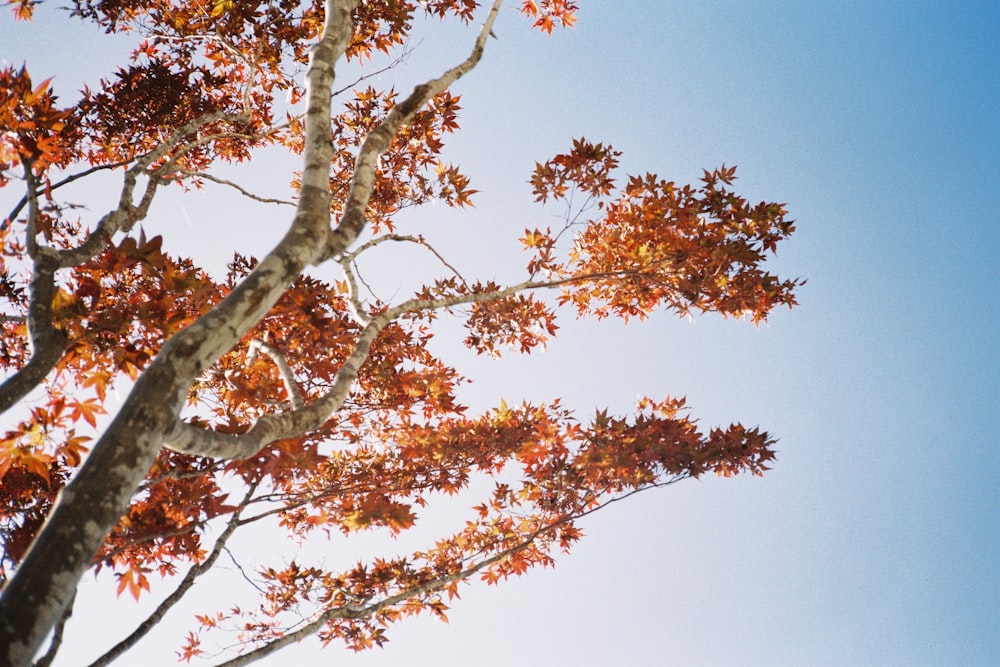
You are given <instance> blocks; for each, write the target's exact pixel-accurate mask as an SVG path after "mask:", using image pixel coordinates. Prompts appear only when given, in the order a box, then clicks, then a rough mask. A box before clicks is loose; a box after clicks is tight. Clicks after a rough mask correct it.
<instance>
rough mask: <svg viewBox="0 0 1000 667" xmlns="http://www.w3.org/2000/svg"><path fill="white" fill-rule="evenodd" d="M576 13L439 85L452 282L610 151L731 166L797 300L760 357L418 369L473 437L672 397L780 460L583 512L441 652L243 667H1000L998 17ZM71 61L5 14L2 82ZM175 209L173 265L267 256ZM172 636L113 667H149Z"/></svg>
mask: <svg viewBox="0 0 1000 667" xmlns="http://www.w3.org/2000/svg"><path fill="white" fill-rule="evenodd" d="M581 5H582V7H581V10H580V13H579V20H578V24H577V27H575V28H574V29H572V30H568V31H561V32H557V33H555V34H554V35H553V36H552V37H550V38H546V37H545V36H543V35H539V34H536V33H532V32H529V31H528V30H527V25H526V23H525V21H524V20H523V19H519V18H518V17H517V16H516V15H515V12H514V9H513V3H511V7H509V8H507V9H506V10H505V11H504V12H503V13H502V16H501V19H500V21H499V23H498V25H497V28H496V33H497V35H498V39H497V40H495V41H491V42H490V44H489V48H488V51H487V53H486V56H485V58H484V60H483V62H482V63H481V65H480V66H479V68H477V69H476V70H475V71H473V72H472V73H471V74H470V75H469V76H468V77H467V78H465V79H463V80H462V81H460V82H459V84H458V85H457V86H456V88H455V92H457V93H460V94H461V95H462V106H463V108H464V110H463V113H462V117H461V122H462V125H463V131H462V133H461V134H459V135H457V136H456V138H455V139H453V140H452V141H451V142H450V144H449V156H450V157H451V159H453V160H454V161H455V162H458V163H460V164H461V165H462V166H463V167H464V168H465V169H466V171H467V172H468V173H470V174H471V176H472V178H473V187H475V188H477V189H479V190H481V193H480V195H479V196H478V197H477V199H476V208H475V209H474V210H472V211H470V212H455V211H441V210H436V211H435V213H434V215H435V216H436V217H435V219H434V220H433V221H431V222H430V223H428V224H432V225H433V228H434V229H436V230H438V231H440V230H442V229H447V230H448V233H449V234H453V235H454V241H453V243H454V245H453V246H452V247H453V248H454V250H453V252H462V253H463V255H462V256H460V257H459V261H460V262H462V268H463V269H464V270H467V271H468V273H469V274H476V273H477V271H478V272H479V275H482V276H484V277H486V278H489V277H492V276H493V275H497V276H499V277H508V278H509V277H513V276H516V273H515V272H516V271H517V270H518V269H520V268H521V267H523V264H524V258H523V257H522V256H521V255H520V254H519V253H518V250H517V247H518V246H517V243H516V238H517V237H518V236H519V235H520V233H521V230H522V229H523V228H524V227H526V226H531V227H535V226H544V225H546V224H550V222H549V221H551V220H552V218H551V215H552V214H553V213H555V212H556V211H553V210H549V209H539V208H538V207H536V206H533V205H531V196H530V192H529V189H528V186H527V184H526V180H527V178H528V175H529V174H530V170H531V168H532V166H533V164H534V162H535V161H536V160H537V161H541V160H544V159H546V158H547V157H549V156H551V155H552V154H553V153H555V152H558V151H562V150H565V149H566V148H568V147H569V145H570V141H571V139H572V138H573V137H578V136H586V137H587V138H589V139H591V140H594V141H605V142H608V143H611V144H613V145H614V146H615V147H616V148H618V149H619V150H622V151H623V156H622V175H624V174H625V173H635V172H639V173H641V172H645V171H652V172H656V173H658V174H659V175H661V176H663V177H665V178H668V179H674V180H677V181H691V180H694V179H696V178H697V177H698V175H699V174H700V173H701V172H700V170H701V169H702V168H712V167H714V166H718V165H720V164H722V163H725V164H736V165H738V166H739V171H738V176H739V180H738V181H737V189H738V190H739V191H740V192H741V193H742V194H745V195H746V196H748V197H749V198H750V199H752V200H754V201H756V200H759V199H768V200H778V201H784V202H787V203H788V208H789V210H790V211H791V215H792V217H794V218H795V219H796V220H797V221H798V222H797V227H798V230H797V232H796V234H795V235H794V236H793V237H792V239H791V240H789V241H787V242H785V243H784V245H783V246H782V247H780V248H779V252H778V256H777V258H776V260H775V262H774V264H773V266H775V267H778V268H779V269H780V271H781V272H782V273H783V275H786V276H788V277H795V276H798V277H802V278H806V279H808V283H807V284H806V285H805V286H804V287H803V288H802V290H801V293H800V299H799V300H800V303H801V305H800V307H799V308H797V309H795V310H794V311H780V312H776V313H775V314H774V315H773V316H772V318H771V319H770V320H769V322H768V323H767V324H765V325H762V326H761V327H760V328H759V329H755V328H754V327H753V326H752V325H750V324H748V323H745V322H738V321H732V320H721V319H720V318H717V317H697V318H695V321H694V322H687V321H682V320H678V319H677V318H675V317H668V316H658V317H654V318H652V319H651V320H650V321H648V322H645V323H639V324H636V325H630V326H628V327H627V328H625V327H622V326H621V325H620V324H618V323H615V322H604V323H600V324H595V323H579V322H575V321H574V320H573V319H572V317H571V316H570V315H569V314H566V315H565V316H564V317H563V319H562V320H561V322H560V324H561V326H562V327H563V329H562V330H561V331H560V335H559V336H558V337H557V338H556V340H555V341H553V342H552V344H550V346H549V349H548V350H547V351H546V352H545V353H543V354H540V355H533V356H530V357H523V358H521V357H506V358H504V359H503V360H502V361H499V362H497V361H492V360H484V359H476V358H471V357H470V356H469V355H467V354H464V353H462V352H461V351H458V352H451V351H449V347H448V342H449V340H450V339H449V338H448V337H447V336H443V337H442V340H441V341H440V342H439V348H438V349H437V351H438V352H440V353H441V354H442V355H445V358H446V360H450V361H452V362H454V363H455V364H456V365H457V366H458V367H459V369H460V370H462V371H463V372H465V373H466V375H468V376H470V377H472V378H474V379H475V380H477V383H476V385H474V386H473V387H472V388H471V390H470V391H471V393H470V394H469V395H468V396H467V397H466V400H467V402H468V403H469V404H470V405H471V406H472V407H473V408H482V407H484V406H487V405H493V404H495V403H496V402H497V400H498V398H499V397H500V396H503V397H504V398H505V399H506V400H507V401H508V402H518V401H520V400H522V399H527V400H531V401H542V400H548V399H551V398H554V397H556V396H562V397H563V399H564V403H565V404H567V405H570V406H573V407H575V408H577V409H579V411H580V414H581V415H587V414H588V413H590V412H591V411H592V410H593V409H594V408H595V407H600V406H608V407H610V408H611V409H612V410H614V411H619V412H620V411H626V410H628V409H629V407H630V406H631V405H632V404H633V402H634V400H635V398H636V397H637V396H638V395H640V394H647V395H650V396H653V397H662V396H664V395H667V394H671V395H686V396H687V397H688V403H689V405H690V406H691V408H692V412H693V414H694V415H695V416H697V417H699V418H700V419H701V420H702V422H703V424H704V425H706V426H708V425H726V424H728V423H729V422H731V421H742V422H744V423H745V424H750V425H754V424H759V425H760V426H761V427H762V428H764V429H766V430H768V431H770V432H772V433H774V434H775V435H776V436H778V437H779V438H780V443H779V446H778V448H779V458H778V461H777V463H776V465H775V467H774V469H773V470H772V471H770V472H769V473H768V474H766V475H765V476H764V477H763V478H739V479H735V480H734V479H725V480H716V479H703V480H699V481H686V482H682V483H681V484H678V485H676V486H674V487H671V488H668V489H664V490H660V491H657V492H653V493H647V494H643V495H642V496H640V497H637V498H633V499H630V500H629V501H628V502H625V503H621V504H619V505H617V506H615V507H612V508H609V509H607V510H605V511H602V512H600V513H598V514H597V515H595V516H593V517H591V518H589V519H588V520H587V521H586V522H585V523H584V528H585V531H586V537H585V538H584V539H583V540H582V542H581V543H580V544H579V546H578V547H577V548H576V549H575V550H574V552H573V553H572V554H570V555H568V556H562V557H560V558H559V559H558V560H559V562H558V564H557V566H556V568H555V569H551V570H538V571H533V572H531V573H529V574H528V575H526V576H525V577H523V578H522V579H520V580H512V581H509V582H506V583H504V584H502V585H500V586H499V587H486V586H484V585H479V584H476V585H473V586H471V587H466V588H464V589H463V590H462V600H460V601H456V603H455V605H454V606H453V608H452V610H451V612H450V613H449V617H450V623H449V624H443V623H440V622H438V621H435V620H433V619H429V618H428V619H425V618H421V619H417V620H415V621H409V622H404V623H401V624H399V625H397V626H394V627H393V628H391V629H390V631H389V638H390V640H391V641H390V643H389V644H388V645H387V646H386V647H385V648H384V649H381V650H379V649H376V650H374V651H371V652H367V653H364V654H359V655H354V654H352V653H349V652H346V651H344V650H342V649H341V648H339V647H338V646H336V645H332V646H331V647H330V648H329V649H327V650H325V651H322V652H320V651H319V650H317V649H316V648H315V647H316V643H315V642H306V643H304V644H303V645H301V646H298V647H292V648H289V649H286V650H284V651H282V652H280V653H278V654H277V655H276V656H275V657H274V658H271V659H267V660H264V661H261V662H260V663H258V664H261V665H284V664H293V663H294V664H297V665H300V666H301V667H308V666H311V665H320V664H324V665H326V664H335V665H359V666H362V667H382V666H384V665H403V664H405V665H408V666H410V667H422V666H424V665H427V666H430V665H435V666H442V665H444V666H448V665H466V664H475V665H480V666H483V667H494V666H496V667H499V666H500V665H510V664H520V665H529V666H531V665H556V666H561V665H574V666H580V667H597V666H605V665H906V666H920V665H927V666H931V665H935V666H940V665H955V666H966V665H984V666H985V665H995V664H1000V537H998V535H1000V493H998V491H997V483H996V481H995V477H996V475H997V471H998V470H1000V446H998V438H997V436H996V433H995V428H994V426H993V425H992V422H993V421H995V420H996V419H997V418H998V416H1000V344H998V340H1000V315H998V307H1000V299H998V296H997V290H998V288H1000V270H998V262H997V253H998V251H1000V219H998V217H1000V216H998V213H997V206H996V202H997V199H998V195H1000V167H998V158H1000V150H998V146H1000V65H998V63H1000V46H998V44H1000V4H997V3H995V2H964V3H939V2H927V1H919V2H901V1H900V2H880V3H868V2H839V3H816V2H803V1H797V2H796V1H791V0H788V1H782V2H779V1H764V2H754V3H747V2H738V1H736V0H732V1H723V0H718V1H714V2H698V3H693V2H686V3H682V2H659V1H657V2H652V1H650V2H637V1H636V2H614V1H612V0H596V1H595V0H581ZM47 15H48V14H46V16H47ZM73 34H74V33H72V32H71V31H70V30H68V29H64V28H62V27H57V26H56V24H55V23H51V22H48V21H47V19H46V20H45V21H42V20H40V21H39V23H38V24H37V25H35V26H29V27H25V26H22V25H15V24H14V22H13V20H12V19H11V18H10V16H9V14H8V13H7V12H6V11H4V15H3V16H0V60H2V61H3V64H6V63H11V64H15V65H20V63H21V62H22V61H27V63H28V67H29V71H31V72H32V75H33V77H34V78H35V79H36V80H41V79H43V78H45V77H47V76H50V75H53V74H55V75H56V81H55V87H56V90H57V92H60V94H61V95H62V97H63V98H64V99H72V98H73V94H74V93H73V91H75V90H77V89H78V88H79V83H78V81H79V79H80V77H81V76H83V77H90V78H91V79H93V78H96V77H97V76H99V75H103V74H104V73H105V72H104V71H90V69H89V68H92V67H96V66H97V65H98V64H100V63H101V62H102V61H101V60H100V58H101V53H102V49H105V46H106V45H104V44H103V43H102V42H101V40H102V39H103V38H102V37H101V36H100V35H95V34H94V33H93V32H92V31H91V32H89V33H87V35H88V39H92V40H96V41H94V42H93V44H94V47H93V49H90V48H87V47H86V46H84V42H82V41H81V42H75V41H74V38H73V37H71V35H73ZM447 34H448V35H449V36H450V35H452V34H454V33H447ZM470 41H471V35H466V36H463V37H462V39H461V41H456V42H454V43H451V44H449V45H448V46H447V48H443V47H442V46H441V45H440V44H437V43H435V42H434V41H433V39H432V35H428V37H427V39H426V40H425V41H424V42H423V43H421V44H419V45H418V46H417V49H416V51H415V52H414V55H413V57H412V58H411V60H410V62H409V64H408V65H407V69H406V70H405V76H410V77H413V78H414V80H415V79H416V78H418V77H424V76H427V75H431V74H435V73H436V70H435V69H434V67H436V66H437V65H434V67H432V66H431V65H430V63H437V64H448V63H446V56H445V55H444V54H445V53H450V54H452V55H459V54H464V53H465V51H466V49H467V46H468V43H469V42H470ZM81 48H82V49H83V51H77V49H81ZM106 51H107V49H105V51H104V52H106ZM269 168H270V170H269ZM248 178H249V179H250V181H251V182H256V183H260V184H269V185H270V184H273V182H275V181H276V180H277V181H278V182H279V186H280V187H283V186H284V184H285V183H286V182H287V178H288V174H287V171H283V170H276V169H274V168H273V167H269V166H268V165H259V166H258V167H256V168H255V170H254V171H253V172H251V173H250V174H249V175H248ZM280 187H279V188H278V189H277V190H275V192H278V193H280V192H281V189H280ZM109 196H110V195H109ZM9 197H10V194H9V193H7V192H4V191H3V190H0V203H2V202H6V201H7V199H8V198H9ZM193 201H194V203H193V204H192V203H190V202H184V200H182V199H181V198H179V197H178V198H165V200H164V203H163V204H162V205H161V207H160V208H159V209H158V210H157V211H155V212H154V215H153V216H152V217H151V220H150V222H149V224H148V227H147V233H150V234H152V233H158V232H159V231H162V232H164V233H165V235H167V234H169V230H170V229H171V226H172V225H187V227H186V229H192V230H193V229H197V232H198V233H197V234H193V233H186V234H185V236H186V239H185V241H186V242H188V243H189V245H190V246H191V248H190V249H188V248H180V247H179V248H178V249H181V250H183V251H184V252H196V251H197V250H198V246H199V245H204V244H205V243H206V240H205V239H218V240H219V243H220V244H222V243H224V242H225V241H226V239H227V237H228V236H229V235H231V234H232V232H233V229H234V228H237V229H239V230H240V231H239V236H240V242H241V243H246V244H248V248H247V249H248V250H252V251H254V252H258V253H259V252H262V251H263V250H265V249H266V248H253V247H251V246H252V245H253V244H254V243H255V242H257V240H258V239H259V238H260V236H259V235H258V233H257V229H258V228H257V227H256V226H255V225H261V224H262V222H261V221H259V220H243V219H225V220H220V218H222V217H224V215H223V214H224V212H225V211H226V209H225V206H227V205H228V204H225V203H220V202H219V200H218V199H216V200H215V201H210V198H208V197H204V198H202V199H195V200H193ZM445 225H448V227H445ZM234 226H238V227H234ZM248 230H249V231H248ZM183 242H184V241H182V242H181V243H183ZM507 249H509V250H507ZM374 270H375V269H374V268H373V271H374ZM448 355H451V356H448ZM428 534H429V535H433V531H431V532H430V533H428ZM350 545H351V542H349V541H338V542H336V543H335V545H334V546H333V547H331V548H335V549H338V550H343V549H349V548H350ZM331 557H333V556H331ZM111 593H113V591H112V592H111ZM100 595H101V594H98V597H99V596H100ZM104 595H105V597H110V598H111V599H113V595H109V594H108V592H107V591H105V593H104ZM204 598H205V599H208V600H211V599H212V598H213V592H212V591H207V592H205V593H204ZM93 605H94V606H93V607H90V608H88V607H83V608H82V610H81V609H78V612H77V616H76V617H75V619H74V620H76V621H79V620H80V619H82V622H79V623H77V624H76V626H75V627H74V626H71V628H70V632H71V633H72V634H70V635H69V637H68V638H67V650H66V655H64V656H63V659H62V661H61V662H59V663H57V664H61V665H75V664H79V663H78V662H77V661H75V660H74V659H73V656H74V655H79V656H82V655H84V654H86V655H87V656H90V655H91V653H92V652H93V651H97V650H98V649H101V648H105V647H106V646H107V645H108V643H109V641H113V640H117V639H118V638H119V635H120V634H121V631H122V630H123V629H124V628H123V626H121V625H118V626H117V627H114V626H116V625H117V623H120V622H122V621H121V620H119V621H115V620H113V619H114V618H115V615H118V616H119V617H120V618H121V619H126V620H125V621H124V622H125V623H126V625H127V623H128V620H127V619H133V620H134V619H136V618H139V612H138V611H137V610H136V608H135V606H134V605H133V604H132V603H131V602H130V601H129V600H126V599H125V598H123V599H122V600H121V601H120V602H119V603H118V604H117V605H108V604H105V603H104V602H101V601H98V602H94V603H93ZM198 611H204V609H199V610H198ZM186 629H188V623H187V621H186V619H181V620H180V621H179V622H176V623H173V624H172V625H171V626H170V627H169V628H165V630H164V632H163V633H161V635H159V636H157V638H156V641H155V643H154V644H153V647H154V649H153V652H150V653H145V654H139V656H140V657H137V658H126V659H125V660H124V661H123V663H122V664H142V663H145V664H148V665H151V666H154V667H155V666H156V665H161V664H163V665H166V664H172V661H171V660H170V659H169V651H170V650H171V649H172V648H173V646H175V645H176V644H177V643H178V642H179V639H180V637H181V636H182V634H183V631H185V630H186ZM170 633H173V634H170ZM98 637H99V638H100V639H99V642H100V643H98V640H95V639H94V638H98ZM192 664H199V663H198V662H197V661H196V662H195V663H192ZM203 664H214V663H212V662H207V663H203Z"/></svg>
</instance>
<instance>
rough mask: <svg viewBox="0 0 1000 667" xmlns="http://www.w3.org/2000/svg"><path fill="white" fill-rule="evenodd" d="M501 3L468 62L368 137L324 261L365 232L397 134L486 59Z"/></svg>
mask: <svg viewBox="0 0 1000 667" xmlns="http://www.w3.org/2000/svg"><path fill="white" fill-rule="evenodd" d="M502 4H503V0H494V2H493V6H492V7H491V8H490V11H489V14H488V15H487V17H486V21H485V22H484V23H483V25H482V28H481V29H480V30H479V35H478V36H477V37H476V41H475V44H474V46H473V47H472V52H471V53H470V54H469V56H468V57H467V58H466V59H465V60H463V61H462V62H461V63H459V64H458V65H456V66H454V67H452V68H451V69H449V70H447V71H446V72H444V74H442V75H441V76H439V77H438V78H436V79H431V80H430V81H427V82H426V83H422V84H420V85H418V86H416V87H415V88H414V89H413V91H412V92H411V93H410V94H409V95H408V96H407V97H406V99H404V100H403V101H401V102H400V103H398V104H396V105H394V106H393V107H392V109H390V110H389V113H388V114H387V115H386V117H385V118H384V119H383V120H382V122H381V123H380V124H379V126H378V127H376V128H375V129H373V130H372V131H371V132H369V133H368V136H366V137H365V140H364V141H363V142H362V144H361V148H360V149H359V150H358V156H357V158H356V159H355V162H354V175H353V177H352V178H351V184H350V189H349V191H348V195H347V200H346V201H345V202H344V210H343V212H342V213H341V216H340V222H339V223H338V224H337V227H336V229H334V230H333V233H332V234H331V235H330V236H329V239H328V241H327V247H326V252H325V253H324V254H323V256H322V259H323V260H325V259H329V258H330V257H338V256H341V255H343V254H344V252H345V251H346V250H347V248H349V247H350V246H351V245H352V244H353V243H354V241H355V239H357V237H358V235H359V234H360V233H361V230H362V229H364V226H365V211H366V209H367V208H368V200H369V199H370V198H371V193H372V190H373V189H374V187H375V173H376V169H377V166H378V158H379V156H380V155H381V154H382V153H383V152H385V151H386V150H387V149H388V148H389V146H390V145H391V144H392V140H393V138H394V137H395V136H396V133H397V132H398V131H399V129H400V128H401V127H403V126H404V125H406V124H407V123H409V122H410V121H411V120H412V119H413V116H414V114H416V113H417V112H418V111H420V109H422V108H423V106H424V105H425V104H427V102H429V101H430V100H431V99H432V98H433V97H434V96H435V95H438V94H439V93H442V92H444V91H445V90H447V88H448V87H449V86H450V85H451V84H453V83H454V82H455V81H457V80H458V79H459V78H460V77H462V76H463V75H465V74H466V73H468V72H469V71H471V70H472V69H473V68H474V67H475V66H476V64H477V63H478V62H479V60H480V59H481V58H482V56H483V51H484V50H485V48H486V40H487V39H488V38H489V35H490V32H492V30H493V24H494V22H495V21H496V17H497V14H498V13H499V11H500V5H502Z"/></svg>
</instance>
